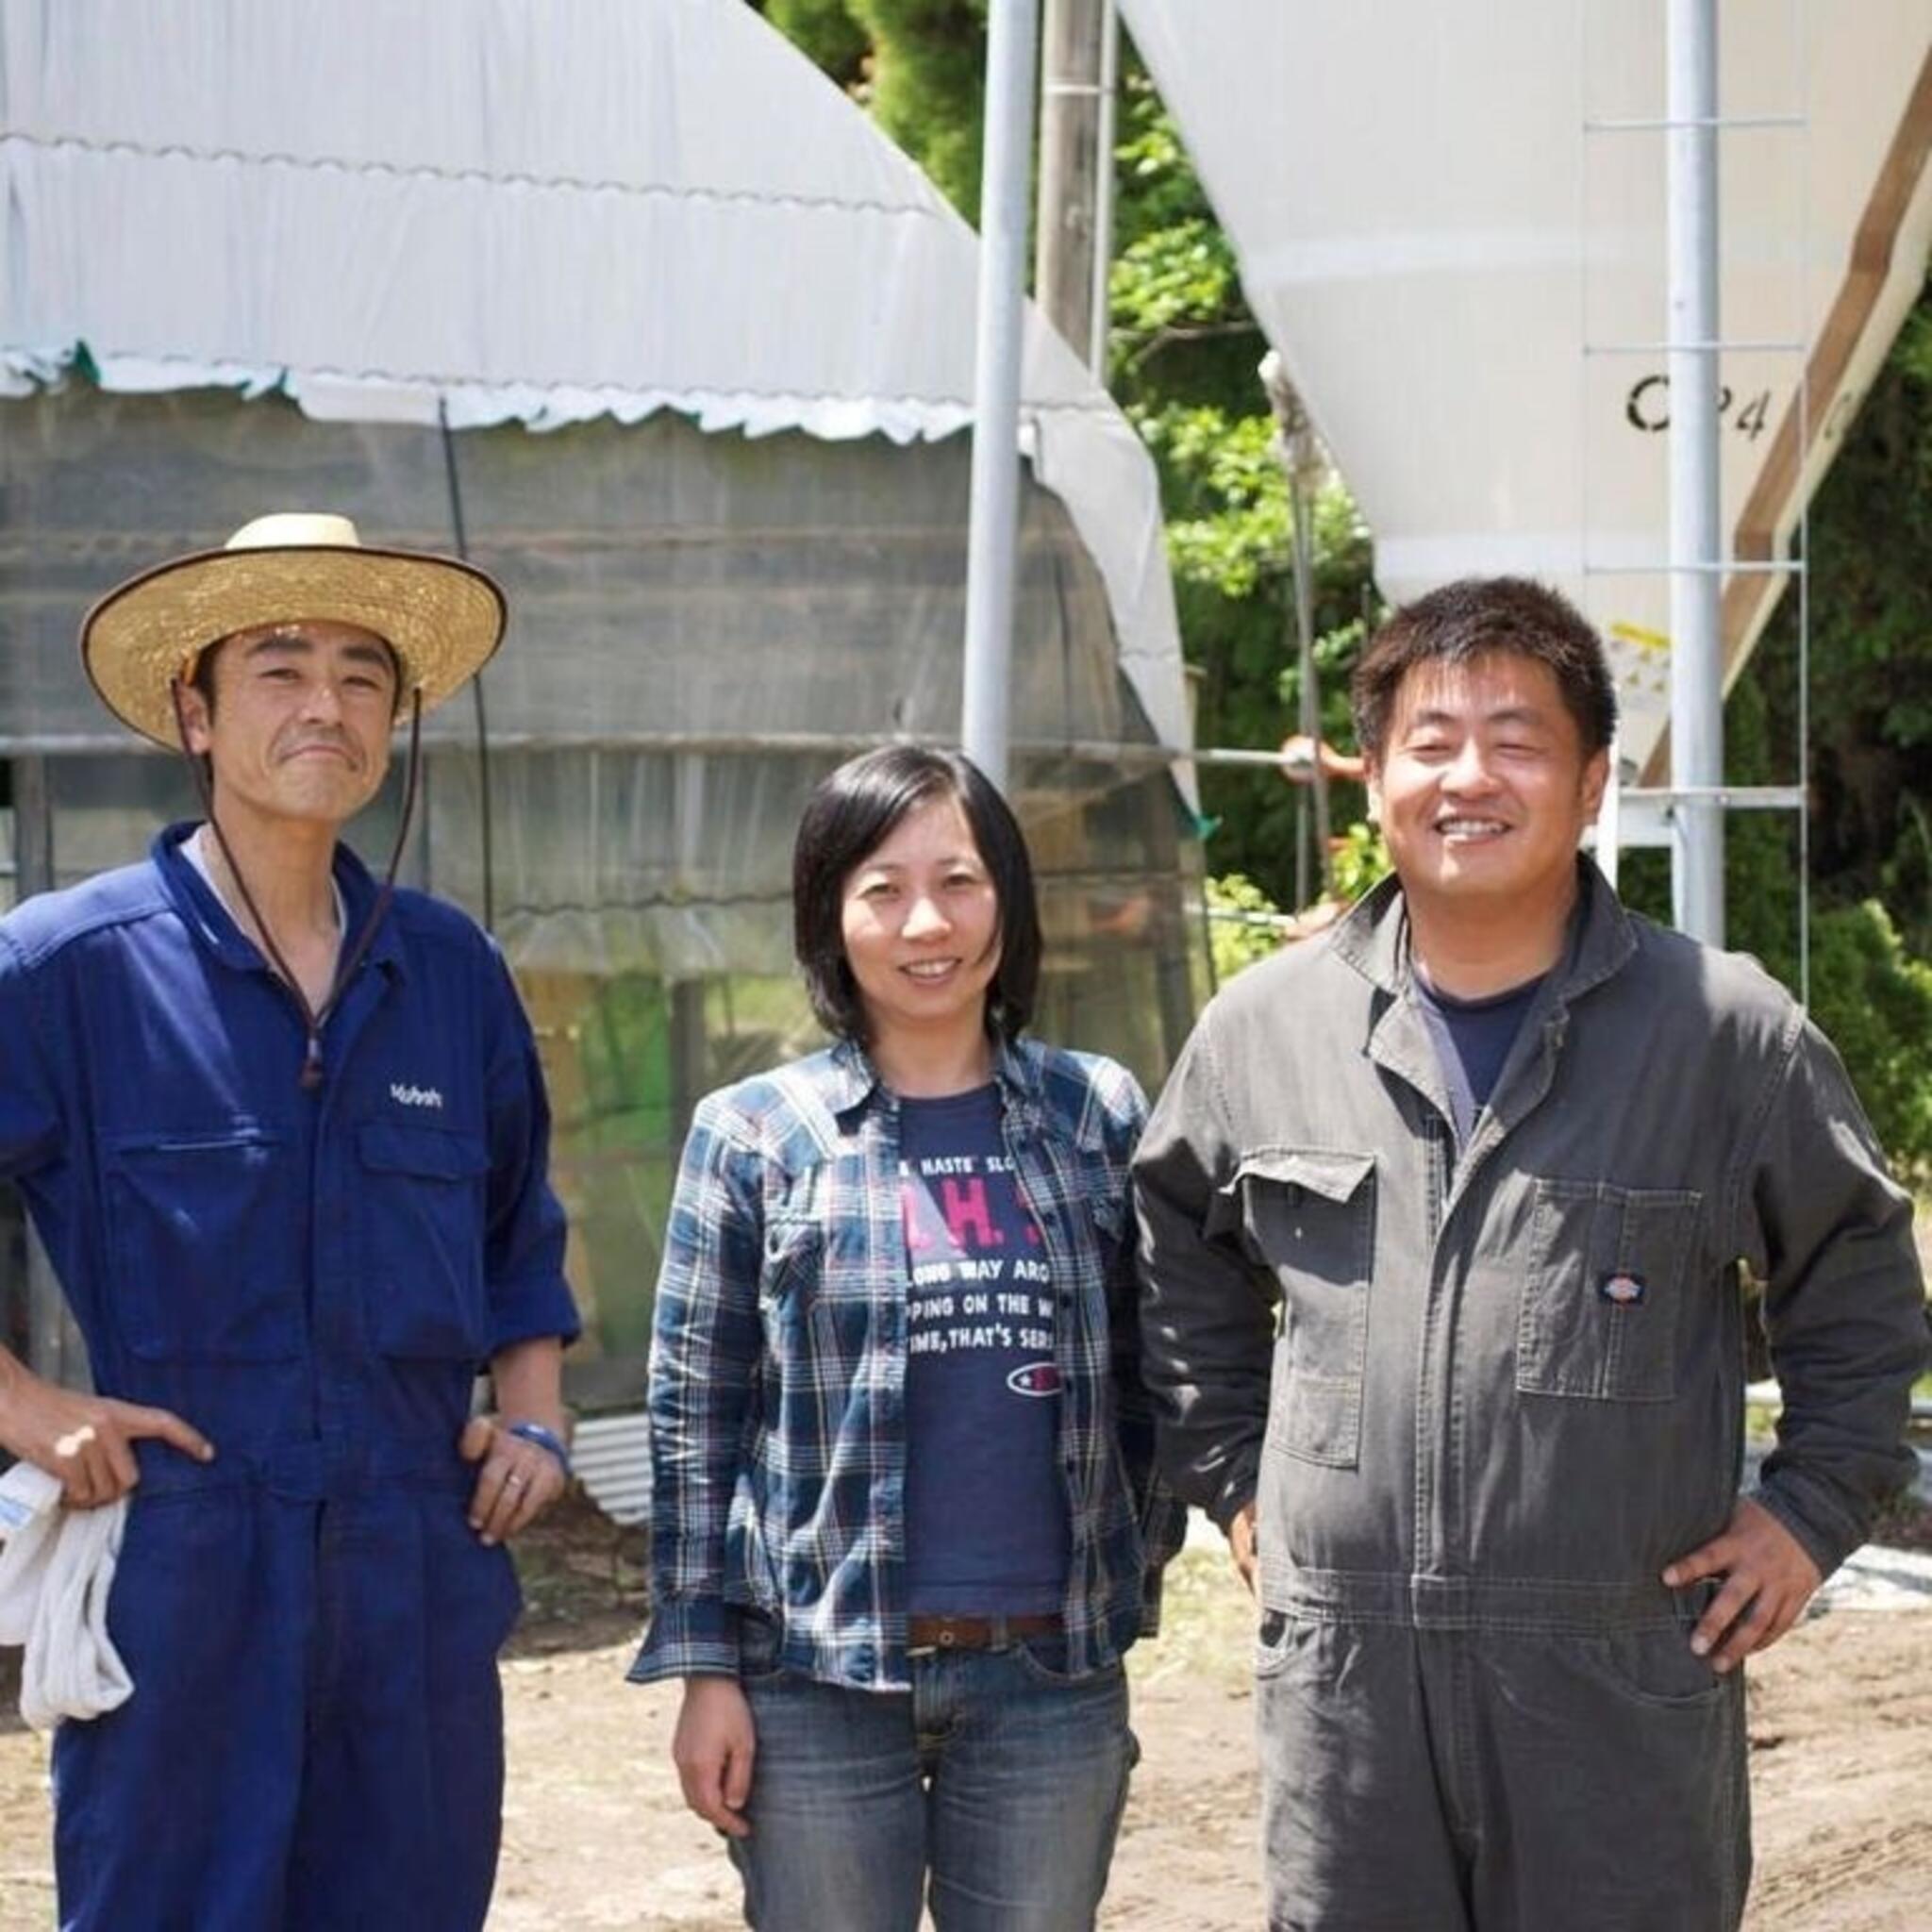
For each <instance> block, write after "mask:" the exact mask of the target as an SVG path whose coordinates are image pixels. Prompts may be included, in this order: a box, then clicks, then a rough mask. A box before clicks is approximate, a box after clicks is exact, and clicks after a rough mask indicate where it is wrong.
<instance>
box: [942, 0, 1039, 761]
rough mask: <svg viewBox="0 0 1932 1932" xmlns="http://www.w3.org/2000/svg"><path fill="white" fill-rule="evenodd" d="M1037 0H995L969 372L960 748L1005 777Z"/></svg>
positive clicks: (1017, 525)
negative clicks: (969, 494)
mask: <svg viewBox="0 0 1932 1932" xmlns="http://www.w3.org/2000/svg"><path fill="white" fill-rule="evenodd" d="M1039 29H1040V21H1039V14H1038V0H992V9H991V23H990V31H989V34H988V38H987V57H986V69H987V71H986V149H985V159H984V175H983V178H982V181H981V185H980V197H979V323H978V346H977V350H976V353H975V355H974V373H973V506H972V519H973V521H972V525H971V528H970V529H969V531H968V533H967V541H966V677H965V686H966V690H965V703H964V706H963V708H962V711H961V717H960V726H959V737H960V741H961V743H962V744H963V745H964V747H965V751H966V755H967V756H968V757H969V758H972V759H973V761H974V763H975V764H976V765H978V766H979V768H980V770H981V771H983V772H984V773H985V774H987V776H988V777H989V778H991V780H992V781H993V783H994V784H995V785H998V786H1001V787H1004V786H1005V784H1006V782H1007V739H1008V699H1009V696H1010V686H1011V682H1012V675H1011V673H1012V661H1013V565H1014V558H1015V554H1016V552H1017V551H1018V548H1019V537H1020V456H1019V440H1020V359H1021V350H1022V346H1023V341H1024V332H1023V325H1024V307H1023V298H1024V261H1025V252H1026V190H1027V185H1028V175H1029V172H1030V168H1031V162H1032V142H1033V65H1034V56H1035V52H1036V49H1037V46H1038V42H1039Z"/></svg>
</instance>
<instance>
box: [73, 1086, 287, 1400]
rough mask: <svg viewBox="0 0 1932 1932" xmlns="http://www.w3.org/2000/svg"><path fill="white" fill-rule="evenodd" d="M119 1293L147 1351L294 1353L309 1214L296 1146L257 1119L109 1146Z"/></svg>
mask: <svg viewBox="0 0 1932 1932" xmlns="http://www.w3.org/2000/svg"><path fill="white" fill-rule="evenodd" d="M106 1178H107V1206H108V1244H109V1247H110V1249H111V1252H112V1256H113V1265H114V1272H115V1281H114V1288H113V1304H114V1308H115V1311H116V1314H117V1317H118V1322H119V1325H120V1328H121V1332H122V1335H123V1337H124V1338H125V1341H126V1343H127V1346H128V1347H129V1348H130V1349H131V1350H132V1351H133V1352H134V1354H135V1355H136V1356H137V1357H141V1358H142V1360H145V1361H178V1362H275V1361H288V1360H291V1358H292V1357H294V1356H296V1355H297V1354H298V1353H299V1352H300V1350H301V1346H302V1297H303V1277H304V1273H305V1267H304V1257H303V1254H302V1251H301V1245H300V1243H301V1230H302V1228H303V1227H304V1225H305V1224H306V1222H305V1217H304V1215H303V1212H302V1202H301V1199H300V1194H299V1178H298V1176H297V1175H295V1174H293V1173H291V1165H290V1161H289V1158H288V1150H287V1149H286V1147H284V1146H283V1145H282V1143H281V1142H280V1141H279V1140H278V1139H277V1138H276V1137H275V1135H273V1134H270V1133H267V1132H265V1131H263V1130H262V1129H260V1128H258V1127H237V1126H236V1125H234V1124H224V1125H222V1126H220V1127H216V1128H211V1129H210V1130H209V1131H208V1132H207V1133H193V1132H188V1133H177V1134H155V1135H143V1136H142V1137H140V1138H139V1139H130V1140H126V1141H120V1142H119V1143H118V1144H116V1145H115V1146H113V1147H112V1148H110V1149H109V1151H108V1158H107V1175H106Z"/></svg>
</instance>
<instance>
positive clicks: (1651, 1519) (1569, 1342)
mask: <svg viewBox="0 0 1932 1932" xmlns="http://www.w3.org/2000/svg"><path fill="white" fill-rule="evenodd" d="M1580 876H1581V880H1582V883H1581V887H1580V891H1579V905H1578V909H1577V913H1576V915H1575V918H1574V923H1573V927H1572V939H1571V943H1570V948H1569V952H1568V956H1567V958H1566V960H1565V961H1564V963H1562V964H1561V965H1559V966H1558V967H1557V969H1556V971H1554V972H1553V973H1552V974H1550V975H1549V977H1548V979H1547V980H1546V981H1545V984H1544V986H1543V989H1542V991H1541V995H1540V997H1539V999H1538V1001H1537V1004H1536V1006H1535V1007H1534V1008H1532V1010H1531V1012H1530V1013H1529V1014H1528V1016H1527V1017H1526V1018H1525V1020H1524V1024H1523V1028H1522V1031H1521V1033H1520V1035H1519V1036H1518V1039H1517V1041H1516V1044H1515V1047H1514V1049H1513V1051H1512V1053H1511V1055H1510V1058H1509V1059H1508V1061H1507V1064H1506V1065H1505V1067H1504V1069H1503V1072H1502V1074H1501V1075H1500V1077H1499V1079H1498V1082H1497V1085H1496V1088H1495V1091H1494V1092H1493V1093H1492V1095H1491V1103H1490V1106H1489V1108H1487V1109H1486V1111H1485V1112H1484V1113H1483V1115H1482V1116H1481V1117H1480V1118H1479V1120H1478V1122H1477V1124H1476V1126H1475V1129H1474V1133H1473V1135H1472V1137H1471V1140H1470V1141H1469V1144H1468V1145H1467V1147H1465V1148H1464V1149H1462V1150H1461V1152H1460V1154H1459V1156H1458V1154H1457V1148H1456V1144H1455V1137H1454V1133H1453V1130H1452V1128H1451V1126H1450V1124H1449V1121H1450V1113H1449V1107H1448V1103H1447V1096H1446V1093H1445V1091H1444V1087H1443V1082H1442V1077H1441V1070H1440V1067H1439V1064H1438V1060H1437V1056H1436V1052H1435V1049H1434V1046H1433V1043H1432V1042H1431V1041H1430V1039H1429V1036H1428V1033H1427V1030H1426V1026H1425V1024H1424V1020H1423V1017H1422V1015H1421V1013H1420V1011H1419V1010H1418V1008H1417V1006H1416V1003H1415V999H1414V996H1413V992H1412V990H1411V987H1410V982H1409V974H1408V965H1407V934H1406V924H1405V921H1404V918H1403V910H1402V900H1401V895H1400V892H1399V891H1398V890H1397V889H1396V887H1395V886H1394V883H1393V882H1392V881H1391V882H1390V883H1389V884H1387V885H1385V886H1384V887H1382V888H1379V889H1378V890H1377V891H1376V892H1375V893H1374V894H1372V895H1371V897H1370V899H1369V900H1367V901H1365V902H1364V904H1363V905H1362V906H1361V907H1359V908H1357V910H1356V911H1355V912H1354V913H1353V914H1352V915H1351V916H1350V917H1349V919H1348V920H1346V921H1345V922H1343V924H1341V926H1340V927H1338V928H1337V930H1336V932H1335V934H1334V935H1333V937H1332V938H1331V939H1330V940H1329V941H1327V942H1325V943H1317V944H1315V945H1311V946H1306V947H1301V948H1296V949H1293V950H1291V951H1290V952H1289V953H1287V954H1284V955H1282V956H1280V957H1279V958H1275V959H1273V960H1270V961H1268V962H1266V963H1264V964H1263V965H1260V966H1257V967H1255V968H1253V969H1251V970H1250V971H1249V972H1248V973H1246V974H1243V975H1241V978H1240V979H1238V980H1236V981H1234V982H1233V983H1232V984H1231V985H1230V986H1229V987H1228V988H1227V989H1226V990H1225V991H1224V992H1223V993H1222V994H1221V995H1220V997H1219V998H1217V1000H1216V1001H1215V1002H1214V1003H1213V1004H1212V1005H1211V1006H1210V1007H1209V1008H1208V1012H1207V1013H1206V1014H1205V1015H1204V1017H1203V1019H1202V1021H1201V1024H1200V1025H1199V1026H1198V1027H1197V1029H1196V1031H1195V1035H1194V1037H1193V1039H1192V1040H1191V1042H1190V1044H1189V1046H1188V1049H1187V1051H1186V1052H1185V1054H1184V1055H1183V1057H1182V1059H1181V1062H1180V1063H1179V1065H1178V1066H1177V1067H1176V1069H1175V1072H1174V1076H1173V1078H1172V1079H1171V1081H1170V1082H1169V1085H1168V1088H1167V1091H1166V1092H1165V1093H1164V1094H1163V1096H1162V1098H1161V1101H1160V1103H1159V1105H1158V1108H1156V1110H1155V1114H1154V1117H1153V1120H1152V1121H1151V1123H1150V1124H1149V1127H1148V1131H1147V1134H1146V1136H1145V1138H1144V1139H1143V1141H1142V1142H1141V1153H1140V1156H1139V1158H1138V1159H1137V1162H1136V1177H1137V1190H1138V1194H1139V1200H1140V1207H1141V1219H1142V1264H1143V1274H1144V1277H1145V1304H1144V1310H1143V1344H1144V1349H1145V1359H1144V1364H1143V1366H1144V1372H1145V1373H1146V1374H1147V1376H1148V1380H1149V1384H1150V1387H1151V1389H1152V1391H1153V1392H1154V1394H1155V1397H1156V1400H1157V1403H1158V1405H1159V1407H1160V1408H1161V1410H1162V1412H1163V1426H1162V1437H1163V1459H1164V1461H1165V1463H1166V1467H1167V1472H1168V1474H1170V1476H1171V1477H1172V1478H1173V1480H1174V1486H1175V1487H1176V1489H1178V1490H1179V1491H1181V1493H1182V1494H1183V1495H1185V1496H1186V1497H1187V1498H1188V1499H1189V1500H1190V1501H1192V1502H1196V1503H1199V1504H1201V1505H1202V1506H1203V1507H1207V1508H1208V1510H1209V1511H1210V1513H1212V1514H1213V1515H1214V1516H1215V1517H1216V1519H1217V1520H1218V1521H1220V1522H1222V1523H1223V1524H1225V1523H1226V1522H1227V1521H1228V1520H1229V1519H1230V1518H1231V1517H1232V1516H1233V1515H1234V1513H1235V1512H1236V1511H1237V1510H1238V1509H1240V1508H1241V1507H1242V1506H1243V1505H1244V1504H1245V1503H1247V1502H1248V1501H1249V1500H1250V1499H1254V1500H1256V1502H1257V1522H1258V1529H1259V1540H1260V1579H1259V1593H1260V1600H1261V1607H1262V1610H1263V1623H1262V1641H1261V1643H1260V1645H1259V1649H1258V1653H1257V1717H1258V1722H1259V1725H1260V1730H1261V1738H1262V1747H1263V1765H1264V1773H1265V1788H1266V1817H1265V1821H1264V1823H1265V1832H1264V1838H1265V1845H1266V1857H1267V1867H1268V1882H1269V1892H1270V1924H1271V1926H1274V1927H1277V1928H1283V1932H1286V1928H1290V1927H1293V1928H1316V1927H1323V1928H1340V1927H1346V1928H1348V1932H1373V1928H1378V1927H1388V1928H1396V1927H1400V1928H1403V1932H1434V1928H1439V1927H1442V1928H1456V1927H1474V1928H1476V1932H1547V1928H1553V1927H1562V1928H1565V1932H1588V1928H1591V1927H1603V1928H1610V1927H1629V1928H1641V1932H1672V1928H1682V1932H1713V1928H1722V1927H1729V1926H1735V1925H1736V1924H1737V1923H1738V1921H1739V1919H1740V1916H1741V1912H1742V1904H1743V1894H1744V1889H1745V1884H1746V1880H1747V1877H1748V1874H1749V1865H1750V1848H1749V1823H1748V1809H1747V1798H1746V1785H1745V1769H1744V1744H1745V1739H1744V1722H1743V1684H1742V1679H1741V1674H1732V1675H1731V1676H1729V1677H1720V1676H1718V1675H1717V1674H1715V1673H1713V1672H1712V1671H1711V1670H1710V1668H1709V1667H1708V1666H1707V1664H1706V1663H1704V1662H1703V1661H1701V1660H1700V1659H1698V1658H1696V1657H1693V1656H1692V1655H1691V1651H1690V1649H1689V1647H1688V1641H1687V1640H1688V1633H1689V1630H1690V1628H1691V1624H1693V1623H1694V1622H1695V1620H1696V1616H1697V1614H1698V1612H1699V1610H1700V1609H1701V1608H1702V1607H1703V1605H1704V1603H1705V1602H1707V1600H1708V1595H1709V1593H1710V1591H1711V1588H1712V1587H1711V1586H1704V1587H1702V1588H1700V1589H1699V1590H1697V1591H1677V1592H1673V1591H1667V1590H1666V1589H1665V1588H1664V1587H1663V1585H1662V1584H1661V1583H1660V1581H1659V1580H1658V1576H1659V1573H1660V1572H1661V1570H1662V1569H1663V1567H1664V1565H1665V1564H1666V1563H1667V1562H1668V1561H1669V1560H1670V1559H1671V1558H1673V1557H1678V1556H1682V1555H1684V1554H1686V1553H1688V1552H1689V1551H1690V1550H1691V1549H1693V1548H1695V1547H1696V1546H1697V1545H1698V1544H1699V1543H1701V1542H1703V1541H1706V1540H1707V1538H1709V1537H1710V1536H1712V1535H1714V1534H1715V1533H1716V1532H1717V1531H1719V1530H1720V1529H1721V1528H1722V1527H1723V1526H1724V1523H1725V1521H1726V1519H1727V1517H1728V1515H1729V1513H1730V1510H1731V1507H1732V1504H1733V1501H1734V1498H1735V1494H1736V1491H1737V1486H1738V1481H1739V1477H1740V1466H1741V1452H1742V1411H1743V1402H1742V1384H1743V1366H1742V1358H1743V1336H1742V1319H1743V1318H1742V1309H1741V1306H1740V1295H1739V1293H1738V1291H1737V1262H1738V1261H1739V1259H1740V1257H1741V1258H1744V1259H1746V1260H1748V1261H1749V1262H1750V1264H1751V1266H1752V1267H1753V1269H1754V1270H1755V1271H1756V1272H1757V1274H1759V1275H1761V1276H1762V1277H1764V1278H1765V1280H1766V1281H1767V1283H1768V1292H1767V1303H1766V1320H1767V1326H1768V1329H1769V1332H1770V1337H1771V1341H1772V1345H1773V1351H1774V1361H1775V1364H1776V1367H1777V1370H1778V1373H1779V1374H1780V1377H1781V1379H1782V1381H1783V1384H1784V1392H1785V1397H1786V1410H1785V1420H1784V1424H1783V1427H1782V1438H1781V1443H1780V1447H1779V1449H1778V1451H1777V1453H1776V1454H1775V1455H1774V1456H1773V1457H1772V1458H1771V1459H1770V1461H1769V1462H1768V1463H1767V1465H1766V1468H1765V1472H1764V1475H1763V1478H1762V1482H1761V1486H1760V1489H1759V1490H1758V1491H1757V1496H1758V1500H1759V1501H1761V1502H1762V1503H1763V1504H1764V1505H1765V1506H1766V1507H1768V1508H1770V1509H1772V1510H1773V1511H1774V1513H1775V1514H1776V1515H1777V1516H1778V1518H1779V1519H1780V1521H1782V1522H1783V1523H1784V1524H1786V1525H1787V1526H1788V1527H1789V1528H1790V1529H1791V1530H1792V1532H1793V1533H1794V1534H1795V1535H1796V1536H1797V1537H1798V1538H1799V1540H1800V1541H1802V1542H1803V1543H1804V1545H1805V1547H1806V1548H1807V1551H1808V1552H1809V1553H1810V1554H1811V1555H1812V1556H1813V1557H1814V1558H1815V1559H1816V1560H1817V1562H1818V1563H1819V1565H1820V1568H1821V1569H1822V1570H1824V1571H1825V1572H1827V1573H1828V1572H1829V1571H1830V1570H1831V1569H1833V1568H1835V1567H1836V1565H1837V1564H1838V1563H1839V1562H1840V1560H1842V1558H1843V1557H1844V1556H1845V1555H1847V1554H1848V1553H1849V1552H1850V1550H1852V1549H1853V1548H1855V1547H1856V1546H1857V1543H1858V1542H1859V1541H1862V1540H1863V1537H1864V1534H1865V1528H1866V1524H1867V1523H1868V1522H1869V1520H1870V1515H1871V1512H1872V1510H1873V1508H1874V1506H1875V1502H1876V1500H1877V1499H1879V1498H1880V1497H1882V1496H1883V1495H1884V1494H1885V1493H1886V1492H1888V1491H1890V1490H1891V1489H1893V1488H1895V1487H1896V1486H1897V1484H1898V1482H1899V1481H1900V1479H1901V1477H1902V1476H1903V1475H1904V1474H1905V1473H1906V1472H1907V1470H1908V1468H1909V1462H1908V1460H1907V1457H1905V1455H1904V1452H1903V1451H1902V1450H1901V1448H1900V1441H1901V1435H1902V1431H1903V1426H1904V1422H1905V1417H1906V1412H1907V1401H1908V1391H1909V1386H1910V1382H1911V1379H1912V1377H1913V1375H1914V1374H1916V1373H1917V1372H1918V1369H1919V1366H1920V1364H1921V1362H1922V1361H1923V1360H1924V1353H1925V1324H1924V1311H1923V1291H1922V1289H1921V1286H1920V1282H1919V1275H1918V1270H1917V1264H1916V1261H1915V1258H1914V1257H1913V1252H1912V1245H1911V1238H1910V1206H1909V1202H1908V1200H1907V1197H1906V1196H1905V1195H1904V1194H1903V1193H1902V1192H1901V1191H1899V1190H1898V1189H1897V1188H1896V1187H1895V1186H1894V1185H1893V1184H1892V1183H1891V1182H1890V1179H1889V1178H1888V1177H1887V1175H1886V1174H1885V1172H1884V1166H1883V1162H1882V1160H1881V1158H1880V1157H1879V1156H1878V1154H1877V1153H1876V1151H1875V1149H1874V1145H1873V1142H1872V1138H1871V1134H1870V1130H1869V1128H1868V1127H1867V1126H1866V1124H1865V1122H1864V1119H1863V1116H1862V1114H1861V1113H1860V1112H1859V1110H1858V1108H1857V1101H1856V1099H1855V1098H1854V1097H1853V1095H1852V1092H1851V1090H1850V1087H1849V1085H1848V1083H1847V1082H1846V1080H1845V1077H1844V1074H1843V1070H1842V1068H1841V1067H1840V1064H1839V1061H1838V1059H1837V1057H1836V1055H1835V1054H1834V1053H1833V1052H1832V1050H1831V1048H1830V1047H1829V1045H1828V1044H1827V1043H1826V1042H1825V1041H1824V1039H1823V1037H1822V1036H1821V1035H1819V1034H1818V1033H1817V1032H1816V1030H1815V1029H1813V1028H1811V1027H1810V1026H1809V1025H1808V1024H1807V1023H1806V1022H1805V1020H1804V1017H1803V1015H1802V1013H1801V1012H1800V1010H1799V1009H1798V1008H1796V1006H1795V1005H1794V1004H1793V1003H1792V1002H1791V1001H1790V999H1789V997H1788V996H1787V995H1786V994H1785V993H1784V992H1783V991H1782V990H1781V989H1779V988H1778V987H1777V986H1776V985H1775V984H1774V982H1772V981H1771V980H1770V979H1769V978H1768V977H1767V976H1766V975H1764V974H1762V973H1760V972H1759V971H1758V970H1757V968H1756V967H1755V966H1754V965H1752V964H1751V963H1750V962H1749V961H1747V960H1743V959H1740V958H1732V957H1728V956H1724V955H1719V954H1714V953H1710V952H1707V951H1705V950H1704V949H1702V948H1700V947H1697V946H1695V945H1694V944H1692V943H1691V942H1690V941H1685V940H1683V939H1681V938H1679V937H1678V936H1676V935H1674V934H1671V933H1667V932H1663V931H1661V930H1659V929H1658V928H1657V927H1655V926H1653V925H1651V924H1648V923H1647V922H1644V921H1641V920H1638V919H1635V918H1633V917H1631V916H1630V915H1628V914H1626V913H1625V912H1624V908H1622V907H1621V906H1620V905H1619V904H1618V903H1617V901H1616V898H1615V896H1614V894H1613V893H1611V892H1610V891H1609V890H1608V889H1607V886H1605V885H1604V884H1603V883H1602V882H1601V880H1600V878H1599V877H1598V875H1597V874H1596V873H1595V871H1594V869H1593V868H1591V867H1587V866H1586V867H1584V868H1582V871H1581V874H1580ZM1277 1307H1278V1309H1279V1314H1280V1320H1279V1332H1278V1334H1277V1332H1276V1319H1275V1317H1276V1310H1277Z"/></svg>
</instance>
